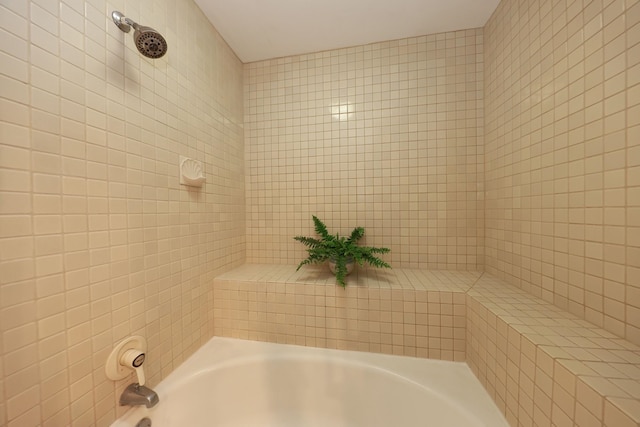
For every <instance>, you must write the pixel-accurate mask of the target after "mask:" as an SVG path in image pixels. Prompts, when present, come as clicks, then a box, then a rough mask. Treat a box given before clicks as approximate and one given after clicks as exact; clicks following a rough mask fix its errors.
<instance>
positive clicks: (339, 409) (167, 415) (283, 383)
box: [112, 337, 508, 427]
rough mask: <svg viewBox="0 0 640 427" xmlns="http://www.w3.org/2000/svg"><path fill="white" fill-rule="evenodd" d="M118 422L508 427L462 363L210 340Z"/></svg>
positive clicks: (119, 426)
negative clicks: (155, 399) (148, 401)
mask: <svg viewBox="0 0 640 427" xmlns="http://www.w3.org/2000/svg"><path fill="white" fill-rule="evenodd" d="M155 390H156V392H157V393H158V395H159V396H160V403H159V404H158V405H157V406H156V407H155V408H151V409H146V408H144V407H138V408H132V409H131V410H129V411H128V412H127V413H126V414H125V415H124V416H123V417H122V418H121V419H119V420H117V421H116V422H115V423H114V424H113V425H112V426H116V427H125V426H126V427H133V426H135V425H136V423H137V422H138V421H140V420H141V419H142V418H143V417H149V418H150V419H151V421H152V423H153V424H152V425H153V427H178V426H179V427H185V426H189V427H199V426H211V427H239V426H243V427H245V426H261V427H266V426H269V427H311V426H313V427H356V426H358V427H359V426H363V427H364V426H366V427H411V426H421V427H424V426H430V427H444V426H451V427H481V426H482V427H503V426H504V427H508V424H507V422H506V421H505V419H504V417H503V416H502V414H501V413H500V411H499V410H498V409H497V407H496V406H495V405H494V404H493V402H492V400H491V398H490V397H489V395H488V394H487V393H486V391H485V390H484V388H483V387H482V385H481V384H480V383H479V382H478V380H477V379H476V378H475V376H474V375H473V373H472V372H471V370H470V369H469V368H468V367H467V365H466V364H464V363H459V362H443V361H435V360H426V359H417V358H411V357H400V356H388V355H383V354H373V353H363V352H352V351H340V350H327V349H319V348H311V347H300V346H292V345H282V344H271V343H264V342H255V341H245V340H238V339H231V338H219V337H216V338H213V339H211V340H210V341H209V342H208V343H207V344H205V345H204V346H203V347H202V348H200V349H199V350H198V351H197V352H196V353H195V354H194V355H193V356H191V357H190V358H189V359H188V360H187V361H186V362H185V363H183V364H182V365H180V366H179V367H178V368H177V369H176V370H175V371H174V372H172V373H171V375H169V376H168V377H167V378H166V379H165V380H164V381H162V382H161V383H160V384H159V385H158V386H157V387H155Z"/></svg>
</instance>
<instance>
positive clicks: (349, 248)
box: [294, 215, 391, 287]
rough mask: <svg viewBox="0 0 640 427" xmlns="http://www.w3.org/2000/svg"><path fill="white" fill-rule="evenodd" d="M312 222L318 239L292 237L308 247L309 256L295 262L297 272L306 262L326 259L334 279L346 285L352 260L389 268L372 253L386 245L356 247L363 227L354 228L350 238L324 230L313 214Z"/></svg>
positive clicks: (382, 251) (343, 285) (382, 249)
mask: <svg viewBox="0 0 640 427" xmlns="http://www.w3.org/2000/svg"><path fill="white" fill-rule="evenodd" d="M313 223H314V226H315V230H316V233H317V234H318V235H319V236H320V238H319V239H317V238H313V237H304V236H295V237H294V239H295V240H297V241H298V242H300V243H302V244H303V245H305V246H307V247H308V249H307V252H308V254H309V256H308V257H307V258H306V259H305V260H303V261H301V262H300V264H298V268H297V269H296V271H298V270H300V267H302V266H303V265H306V264H317V263H322V262H325V261H328V262H329V268H330V269H331V271H332V272H333V273H334V274H335V275H336V281H337V282H338V284H339V285H340V286H342V287H345V286H346V285H347V284H346V282H345V277H346V276H347V274H349V273H350V272H351V270H352V269H353V266H354V265H355V263H358V264H359V265H363V263H364V262H365V261H366V262H367V263H368V264H370V265H372V266H374V267H381V268H391V266H390V265H389V264H387V263H386V262H384V261H383V260H381V259H380V258H378V257H377V256H375V255H374V254H384V253H387V252H389V248H376V247H372V246H359V245H358V240H360V239H361V238H362V236H364V228H362V227H356V228H354V229H353V231H352V232H351V235H350V236H349V237H345V236H340V235H338V234H336V235H335V236H334V235H332V234H330V233H329V232H328V231H327V226H326V225H324V223H323V222H322V221H320V220H319V219H318V218H317V217H316V216H315V215H314V216H313Z"/></svg>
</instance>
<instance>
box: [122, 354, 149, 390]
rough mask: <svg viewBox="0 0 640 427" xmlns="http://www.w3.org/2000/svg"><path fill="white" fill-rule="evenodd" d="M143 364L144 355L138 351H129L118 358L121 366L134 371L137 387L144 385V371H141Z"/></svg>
mask: <svg viewBox="0 0 640 427" xmlns="http://www.w3.org/2000/svg"><path fill="white" fill-rule="evenodd" d="M143 363H144V353H143V352H142V351H140V350H135V349H129V350H127V351H125V352H124V353H122V356H120V364H121V365H124V366H126V367H127V368H131V369H134V370H135V371H136V376H137V377H138V384H139V385H144V383H145V378H144V369H142V364H143Z"/></svg>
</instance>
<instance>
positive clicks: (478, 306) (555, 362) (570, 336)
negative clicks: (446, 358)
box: [466, 275, 640, 427]
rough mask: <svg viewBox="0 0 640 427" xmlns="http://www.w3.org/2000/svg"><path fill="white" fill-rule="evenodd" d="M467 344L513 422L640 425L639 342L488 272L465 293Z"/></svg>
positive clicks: (482, 377)
mask: <svg viewBox="0 0 640 427" xmlns="http://www.w3.org/2000/svg"><path fill="white" fill-rule="evenodd" d="M466 348H467V363H468V364H469V366H471V368H472V370H473V371H474V372H475V373H476V375H477V376H478V378H479V379H480V381H481V382H482V383H483V384H484V386H485V388H486V389H487V390H488V391H489V393H490V394H491V395H492V397H493V398H494V400H495V401H496V403H497V404H498V406H499V407H500V408H501V409H502V411H503V412H504V413H505V415H506V416H507V419H508V420H509V422H510V423H511V424H512V425H534V424H533V421H535V423H536V424H535V425H557V426H565V425H567V426H573V425H576V426H607V427H626V426H638V425H640V348H639V347H638V346H636V345H634V344H632V343H630V342H628V341H625V340H624V339H622V338H620V337H617V336H615V335H613V334H611V333H609V332H607V331H605V330H603V329H601V328H598V327H597V326H594V325H592V324H591V323H589V322H587V321H585V320H581V319H578V318H576V317H575V316H573V315H571V314H569V313H567V312H565V311H563V310H561V309H559V308H557V307H555V306H553V305H552V304H549V303H546V302H544V301H542V300H541V299H539V298H536V297H533V296H531V295H529V294H527V293H526V292H524V291H522V290H520V289H517V288H515V287H513V286H509V285H507V284H506V283H504V282H502V281H501V280H499V279H496V278H493V277H492V276H490V275H483V277H482V278H481V279H480V280H478V282H477V283H476V284H475V285H474V286H473V288H472V289H470V290H469V292H468V293H467V347H466Z"/></svg>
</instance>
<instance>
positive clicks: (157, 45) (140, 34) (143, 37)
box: [133, 24, 168, 59]
mask: <svg viewBox="0 0 640 427" xmlns="http://www.w3.org/2000/svg"><path fill="white" fill-rule="evenodd" d="M134 28H135V32H134V33H133V40H134V41H135V43H136V47H137V48H138V51H139V52H140V53H141V54H143V55H144V56H146V57H147V58H153V59H156V58H160V57H161V56H164V54H165V53H167V48H168V46H167V41H166V40H165V39H164V37H162V35H161V34H160V33H159V32H157V31H156V30H154V29H153V28H150V27H143V26H142V25H137V24H136V25H134Z"/></svg>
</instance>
